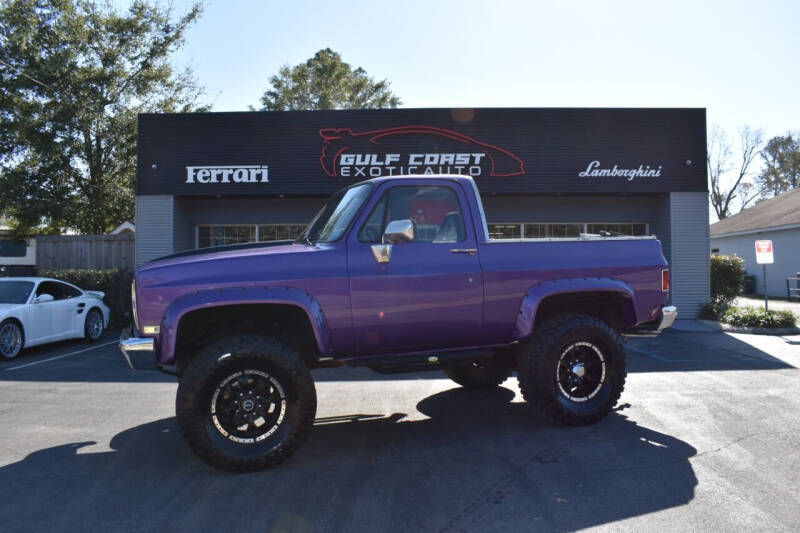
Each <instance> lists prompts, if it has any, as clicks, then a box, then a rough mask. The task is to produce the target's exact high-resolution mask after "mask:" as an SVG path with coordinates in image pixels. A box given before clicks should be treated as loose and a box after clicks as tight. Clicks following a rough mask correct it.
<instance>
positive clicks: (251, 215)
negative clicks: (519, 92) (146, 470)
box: [136, 108, 709, 316]
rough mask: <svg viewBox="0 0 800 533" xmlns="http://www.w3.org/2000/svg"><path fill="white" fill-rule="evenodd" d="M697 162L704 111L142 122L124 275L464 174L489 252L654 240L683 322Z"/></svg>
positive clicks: (697, 270)
mask: <svg viewBox="0 0 800 533" xmlns="http://www.w3.org/2000/svg"><path fill="white" fill-rule="evenodd" d="M705 157H706V123H705V110H704V109H532V108H521V109H497V108H491V109H394V110H358V111H291V112H241V113H191V114H189V113H187V114H154V115H150V114H147V115H140V117H139V130H138V170H137V177H138V180H137V198H136V230H137V239H136V261H137V264H141V263H143V262H145V261H148V260H150V259H153V258H155V257H158V256H160V255H164V254H168V253H173V252H176V251H181V250H186V249H191V248H195V247H204V246H216V245H221V244H231V243H239V242H249V241H256V240H273V239H283V238H292V237H295V236H297V235H298V234H299V233H300V231H301V230H302V228H303V226H304V225H305V223H306V222H308V221H309V220H310V219H311V218H312V217H313V215H314V213H315V212H316V211H317V210H318V209H319V207H320V206H321V205H322V203H324V201H325V198H326V197H327V196H329V195H330V194H331V193H332V192H334V191H336V190H338V189H340V188H342V187H344V186H347V185H350V184H352V183H354V182H357V181H360V180H364V179H369V178H371V177H378V176H386V175H401V174H465V175H470V176H472V177H473V178H474V179H475V180H476V183H477V185H478V189H479V191H480V193H481V195H482V197H483V202H484V206H485V210H486V216H487V220H488V222H489V230H490V234H491V236H492V237H493V238H521V237H527V238H532V237H536V238H546V237H570V236H577V235H578V234H579V233H587V232H588V233H596V232H598V231H600V230H610V231H618V232H621V233H625V234H632V235H644V234H653V235H657V236H658V237H659V239H661V241H662V243H663V245H664V248H665V255H666V256H667V259H668V260H669V261H670V263H671V264H672V269H673V288H672V301H673V303H674V304H675V305H678V306H679V308H681V309H682V310H685V311H687V312H688V313H689V314H692V313H694V312H696V311H697V309H699V306H700V305H702V304H703V303H705V302H706V301H707V299H708V290H709V289H708V203H707V202H708V192H707V178H706V166H705ZM684 316H687V314H684Z"/></svg>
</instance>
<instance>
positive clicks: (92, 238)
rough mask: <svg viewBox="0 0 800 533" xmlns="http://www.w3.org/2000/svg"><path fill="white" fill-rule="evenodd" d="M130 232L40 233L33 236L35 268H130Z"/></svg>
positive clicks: (131, 257) (132, 259)
mask: <svg viewBox="0 0 800 533" xmlns="http://www.w3.org/2000/svg"><path fill="white" fill-rule="evenodd" d="M133 243H134V236H133V235H132V234H120V235H39V236H38V237H36V268H37V269H38V270H39V271H42V270H63V269H73V268H81V269H83V268H89V269H99V270H105V269H109V268H122V269H125V270H129V271H133V268H134V267H133V262H134V257H133V253H134V252H133Z"/></svg>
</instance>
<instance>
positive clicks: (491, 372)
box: [444, 359, 514, 389]
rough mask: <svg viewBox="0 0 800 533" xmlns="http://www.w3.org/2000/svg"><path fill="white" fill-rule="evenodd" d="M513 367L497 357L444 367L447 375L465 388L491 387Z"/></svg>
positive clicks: (506, 375) (512, 369)
mask: <svg viewBox="0 0 800 533" xmlns="http://www.w3.org/2000/svg"><path fill="white" fill-rule="evenodd" d="M513 371H514V368H513V367H512V366H511V365H509V364H506V363H505V362H504V361H501V360H499V359H481V360H478V361H472V362H469V363H459V364H455V365H451V366H448V367H445V369H444V373H445V374H447V377H449V378H450V379H452V380H453V381H455V382H456V383H458V384H459V385H461V386H462V387H464V388H466V389H493V388H495V387H498V386H499V385H500V384H501V383H502V382H504V381H505V380H506V379H508V377H509V376H510V375H511V373H512V372H513Z"/></svg>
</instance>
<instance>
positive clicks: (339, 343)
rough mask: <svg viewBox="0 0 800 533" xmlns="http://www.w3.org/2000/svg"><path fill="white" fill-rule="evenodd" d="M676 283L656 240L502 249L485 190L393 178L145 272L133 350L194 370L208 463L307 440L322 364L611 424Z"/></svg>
mask: <svg viewBox="0 0 800 533" xmlns="http://www.w3.org/2000/svg"><path fill="white" fill-rule="evenodd" d="M668 285H669V271H668V269H667V264H666V261H665V259H664V255H663V253H662V251H661V245H660V243H659V241H658V240H656V239H655V238H654V237H625V236H610V235H582V236H580V237H578V238H567V239H517V240H492V239H491V238H489V235H488V231H487V226H486V220H485V217H484V214H483V207H482V205H481V200H480V196H479V195H478V190H477V187H476V186H475V183H474V182H473V181H472V179H470V178H467V177H463V176H426V177H420V176H417V177H388V178H378V179H374V180H370V181H364V182H361V183H358V184H356V185H353V186H351V187H348V188H346V189H343V190H341V191H339V192H337V193H336V194H334V195H333V197H332V198H331V199H330V200H329V201H328V203H327V204H326V205H325V206H324V207H323V208H322V209H321V210H320V212H319V213H318V214H317V216H316V217H315V218H314V220H312V222H311V223H310V224H309V226H308V228H307V229H306V230H305V232H304V233H303V235H302V237H301V238H300V239H298V240H297V241H295V242H291V241H285V242H271V243H255V244H246V245H234V246H228V247H220V248H213V249H203V250H195V251H191V252H186V253H178V254H175V255H171V256H168V257H164V258H161V259H158V260H155V261H153V262H151V263H148V264H146V265H144V266H142V267H141V268H140V269H139V270H138V272H137V273H136V277H135V281H134V286H133V316H134V321H135V323H134V325H133V326H132V327H131V330H130V331H129V332H127V333H125V334H123V338H122V339H121V341H120V345H121V348H122V351H123V353H124V355H125V358H126V359H127V361H128V363H129V364H130V365H131V367H133V368H135V369H160V370H162V371H166V372H170V373H174V374H176V375H177V376H178V379H179V386H178V394H177V401H176V410H177V416H178V420H179V423H180V427H181V431H182V432H183V435H184V437H185V438H186V441H187V442H188V444H189V446H190V447H191V448H192V450H193V451H194V452H195V453H196V454H197V455H198V456H199V457H201V458H202V459H203V460H205V461H206V462H208V463H210V464H212V465H214V466H217V467H220V468H223V469H227V470H233V471H252V470H259V469H263V468H266V467H269V466H271V465H274V464H276V463H279V462H280V461H283V460H284V459H286V458H287V457H288V456H289V455H290V454H291V453H292V452H293V451H294V450H296V449H297V448H298V447H299V446H300V445H301V443H302V442H303V441H304V440H305V439H306V437H307V436H308V433H309V431H310V430H311V428H312V426H313V424H314V416H315V412H316V392H315V389H314V383H313V381H312V377H311V373H310V370H311V369H313V368H318V367H329V366H338V365H344V364H348V365H353V366H366V367H369V368H372V369H373V370H376V371H378V372H387V373H388V372H402V371H419V370H428V369H442V370H444V372H445V373H446V374H447V375H448V376H449V377H450V378H451V379H452V380H453V381H455V382H456V383H458V384H460V385H462V386H464V387H468V388H488V387H496V386H498V385H499V384H500V383H502V382H503V381H504V380H505V379H506V378H508V377H509V376H510V375H511V373H512V372H514V371H515V370H516V372H517V375H518V379H519V386H520V389H521V390H522V394H523V395H524V397H525V399H526V400H527V401H528V402H531V403H533V404H535V405H536V406H537V407H538V409H539V411H540V412H541V413H542V414H543V415H544V416H545V417H546V418H548V419H549V420H551V421H553V422H556V423H561V424H570V425H579V424H589V423H592V422H595V421H597V420H599V419H600V418H602V417H603V416H605V415H606V414H607V413H608V412H609V411H610V410H611V408H612V407H613V406H614V404H615V403H616V402H617V400H618V399H619V397H620V394H621V393H622V389H623V386H624V384H625V375H626V368H625V353H624V351H623V348H622V345H621V342H620V334H621V333H623V332H625V331H626V330H629V329H632V328H649V329H653V330H661V329H663V328H666V327H668V326H669V325H670V324H672V322H673V321H674V320H675V317H676V314H677V311H676V309H675V308H674V307H663V304H664V303H665V300H666V298H667V292H668Z"/></svg>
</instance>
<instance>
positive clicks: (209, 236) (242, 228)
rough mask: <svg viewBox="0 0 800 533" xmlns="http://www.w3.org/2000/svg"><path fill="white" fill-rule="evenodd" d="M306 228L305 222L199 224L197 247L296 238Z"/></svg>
mask: <svg viewBox="0 0 800 533" xmlns="http://www.w3.org/2000/svg"><path fill="white" fill-rule="evenodd" d="M304 229H305V225H303V224H258V225H255V224H253V225H250V224H248V225H234V224H231V225H219V226H197V247H198V248H208V247H210V246H224V245H226V244H243V243H248V242H256V241H281V240H286V239H296V238H298V237H299V236H300V234H301V233H303V230H304Z"/></svg>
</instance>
